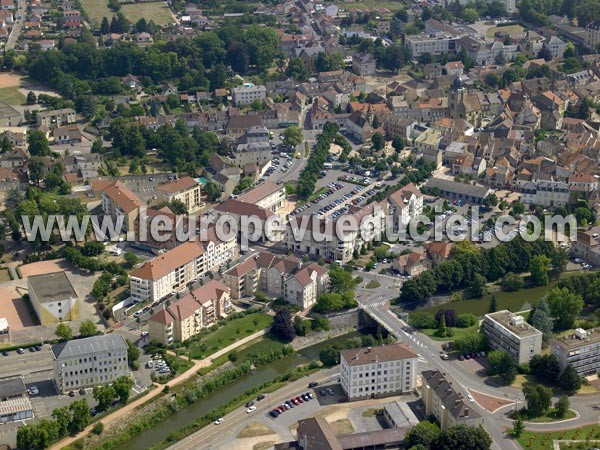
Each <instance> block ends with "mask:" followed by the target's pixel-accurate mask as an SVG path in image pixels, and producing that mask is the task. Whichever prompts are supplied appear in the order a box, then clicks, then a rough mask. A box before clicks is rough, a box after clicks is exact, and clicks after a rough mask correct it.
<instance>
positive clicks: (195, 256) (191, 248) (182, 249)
mask: <svg viewBox="0 0 600 450" xmlns="http://www.w3.org/2000/svg"><path fill="white" fill-rule="evenodd" d="M204 253H205V252H204V249H203V248H202V246H201V245H199V244H198V243H197V242H193V241H192V242H186V243H184V244H181V245H179V246H177V247H175V248H174V249H173V250H169V251H168V252H165V253H163V254H162V255H159V256H157V257H156V258H154V259H152V260H150V261H147V262H146V263H144V264H143V265H142V266H140V267H138V268H137V269H135V270H134V271H133V272H131V274H130V276H129V279H130V290H131V296H132V297H133V298H134V299H136V300H137V301H140V302H143V301H146V300H152V301H153V302H155V301H157V300H160V299H161V298H163V297H166V296H167V295H169V294H170V293H171V292H173V291H180V290H182V289H184V288H185V287H186V285H187V284H188V283H189V282H190V281H194V280H196V279H197V278H199V277H200V276H201V275H203V274H204V273H205V272H206V266H205V262H204Z"/></svg>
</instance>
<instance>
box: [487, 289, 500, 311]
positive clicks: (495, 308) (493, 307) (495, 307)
mask: <svg viewBox="0 0 600 450" xmlns="http://www.w3.org/2000/svg"><path fill="white" fill-rule="evenodd" d="M496 311H498V305H497V304H496V295H495V294H493V295H492V298H491V299H490V307H489V308H488V313H495V312H496Z"/></svg>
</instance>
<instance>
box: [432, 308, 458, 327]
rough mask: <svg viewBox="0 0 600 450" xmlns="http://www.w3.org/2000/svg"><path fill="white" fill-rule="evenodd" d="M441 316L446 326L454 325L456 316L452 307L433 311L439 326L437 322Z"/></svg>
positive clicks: (456, 319)
mask: <svg viewBox="0 0 600 450" xmlns="http://www.w3.org/2000/svg"><path fill="white" fill-rule="evenodd" d="M442 317H443V318H444V321H445V323H446V326H448V327H455V326H456V322H457V321H458V317H457V316H456V311H454V310H453V309H440V310H438V312H436V313H435V320H436V321H437V323H438V326H439V322H440V321H441V320H442Z"/></svg>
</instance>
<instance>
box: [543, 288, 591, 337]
mask: <svg viewBox="0 0 600 450" xmlns="http://www.w3.org/2000/svg"><path fill="white" fill-rule="evenodd" d="M546 301H547V302H548V306H549V307H550V314H551V315H552V317H553V318H554V330H556V331H560V330H568V329H570V328H573V325H574V324H575V319H576V318H577V316H578V315H579V313H580V312H581V310H582V309H583V300H582V298H581V296H580V295H578V294H575V293H572V292H570V291H569V290H568V289H567V288H562V289H561V288H553V289H552V290H551V291H550V293H549V294H548V296H547V297H546Z"/></svg>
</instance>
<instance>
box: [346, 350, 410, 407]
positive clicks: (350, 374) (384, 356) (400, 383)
mask: <svg viewBox="0 0 600 450" xmlns="http://www.w3.org/2000/svg"><path fill="white" fill-rule="evenodd" d="M417 363H418V355H417V354H416V353H415V352H413V351H412V350H411V348H410V347H409V346H408V345H407V344H406V343H396V344H390V345H382V346H378V347H363V348H357V349H349V350H342V351H341V352H340V364H341V366H340V367H341V368H340V375H341V384H342V389H344V392H345V393H346V395H347V396H348V398H349V399H351V400H355V399H361V398H376V397H381V396H387V395H398V394H404V393H409V392H412V391H413V389H414V388H415V385H416V380H417Z"/></svg>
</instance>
